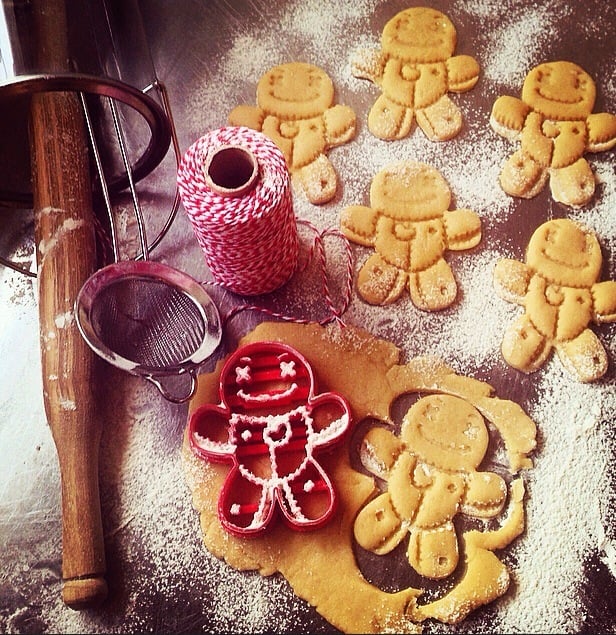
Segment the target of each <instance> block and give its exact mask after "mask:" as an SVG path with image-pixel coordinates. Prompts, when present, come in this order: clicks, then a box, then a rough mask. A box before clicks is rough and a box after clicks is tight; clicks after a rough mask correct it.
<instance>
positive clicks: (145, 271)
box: [75, 261, 222, 403]
mask: <svg viewBox="0 0 616 635" xmlns="http://www.w3.org/2000/svg"><path fill="white" fill-rule="evenodd" d="M75 309H76V310H75V315H76V318H77V324H78V327H79V330H80V332H81V334H82V336H83V338H84V339H85V341H86V342H87V343H88V344H89V346H90V347H91V348H92V349H93V350H94V351H95V352H96V353H97V354H98V355H100V356H101V357H102V358H103V359H105V360H107V361H108V362H110V363H111V364H113V365H114V366H117V367H118V368H121V369H122V370H125V371H128V372H129V373H131V374H133V375H139V376H141V377H144V378H145V379H147V380H149V381H150V382H152V383H153V384H154V385H155V386H156V387H157V388H158V389H159V391H160V392H161V394H162V395H163V396H164V397H165V398H166V399H168V400H169V401H172V402H173V403H183V402H185V401H187V400H188V399H190V398H191V397H192V396H193V395H194V393H195V390H196V385H197V382H196V377H197V369H198V367H199V366H200V365H201V364H202V363H203V362H204V361H205V360H206V359H207V358H208V357H210V355H212V353H213V352H214V350H215V349H216V348H217V346H218V344H219V343H220V340H221V337H222V326H221V320H220V315H219V313H218V309H217V308H216V306H215V304H214V303H213V301H212V299H211V298H210V296H209V295H208V294H207V293H206V292H205V290H204V289H203V287H202V286H201V285H200V284H199V283H198V282H197V281H196V280H195V279H194V278H192V277H191V276H189V275H187V274H186V273H183V272H182V271H178V270H177V269H174V268H172V267H169V266H168V265H162V264H159V263H155V262H150V261H145V262H141V261H126V262H120V263H115V264H111V265H108V266H106V267H103V268H102V269H100V270H98V271H97V272H96V273H95V274H93V275H92V276H91V277H90V278H89V279H88V280H87V281H86V283H85V284H84V285H83V287H82V288H81V290H80V292H79V294H78V295H77V298H76V300H75ZM184 374H186V375H187V376H188V377H189V379H190V384H189V387H188V389H187V390H186V391H185V392H183V393H182V394H174V393H173V392H172V391H171V390H170V389H168V388H166V387H165V385H164V380H165V379H168V378H169V377H171V376H179V375H184Z"/></svg>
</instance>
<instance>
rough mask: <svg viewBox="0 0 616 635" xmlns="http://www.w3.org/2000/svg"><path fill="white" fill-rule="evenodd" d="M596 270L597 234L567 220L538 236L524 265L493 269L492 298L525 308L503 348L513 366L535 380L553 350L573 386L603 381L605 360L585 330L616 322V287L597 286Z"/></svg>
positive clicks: (506, 261)
mask: <svg viewBox="0 0 616 635" xmlns="http://www.w3.org/2000/svg"><path fill="white" fill-rule="evenodd" d="M601 265H602V256H601V247H600V245H599V241H598V240H597V238H596V236H595V235H594V233H593V232H592V231H590V230H589V229H587V228H586V227H584V226H582V225H581V224H579V223H576V222H574V221H572V220H569V219H565V218H559V219H556V220H551V221H548V222H546V223H543V225H540V226H539V227H538V228H537V229H536V230H535V232H534V233H533V235H532V237H531V239H530V241H529V243H528V248H527V251H526V262H525V263H523V262H519V261H517V260H512V259H503V260H500V261H498V262H497V264H496V267H495V270H494V286H495V289H496V292H497V293H498V295H499V296H500V297H502V298H503V299H505V300H507V301H509V302H514V303H516V304H519V305H522V306H523V307H524V314H523V315H521V316H520V317H518V319H517V320H515V322H513V323H512V324H511V325H510V326H509V328H508V329H507V331H506V333H505V336H504V338H503V342H502V346H501V350H502V353H503V357H504V358H505V360H506V361H507V363H508V364H509V365H510V366H513V367H514V368H517V369H518V370H521V371H523V372H525V373H532V372H534V371H536V370H538V369H539V368H541V367H542V366H543V364H544V363H545V362H546V360H547V359H548V357H549V356H550V354H551V352H552V349H556V352H557V353H558V356H559V358H560V360H561V362H562V363H563V366H564V367H565V368H566V369H567V370H568V371H569V372H571V373H572V374H573V376H574V377H576V378H577V379H578V380H580V381H582V382H589V381H594V380H596V379H599V378H600V377H602V376H603V375H604V374H605V372H606V371H607V367H608V360H607V353H606V351H605V348H604V347H603V344H602V343H601V341H600V340H599V338H598V337H597V335H595V333H593V331H591V330H590V328H588V325H589V324H590V323H591V322H596V323H602V322H614V321H616V282H615V281H605V282H598V280H599V275H600V273H601Z"/></svg>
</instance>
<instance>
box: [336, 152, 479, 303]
mask: <svg viewBox="0 0 616 635" xmlns="http://www.w3.org/2000/svg"><path fill="white" fill-rule="evenodd" d="M450 203H451V190H450V189H449V185H448V184H447V182H446V181H445V179H444V178H443V176H442V175H441V173H440V172H439V171H438V170H436V169H435V168H433V167H431V166H429V165H426V164H424V163H418V162H416V161H411V160H406V161H400V162H397V163H393V164H391V165H389V166H386V167H385V168H384V169H383V170H381V171H380V172H378V173H377V174H376V175H375V177H374V178H373V180H372V183H371V185H370V207H367V206H364V205H351V206H348V207H346V208H344V209H343V210H342V213H341V216H340V228H341V230H342V232H343V233H344V235H345V236H346V237H347V238H348V239H349V240H351V241H353V242H355V243H357V244H359V245H363V246H366V247H373V248H374V253H373V254H372V255H371V256H370V257H369V258H368V260H367V261H366V262H365V263H364V264H363V265H362V267H361V269H360V271H359V274H358V279H357V288H358V292H359V294H360V296H361V297H362V298H363V299H364V300H365V301H366V302H368V303H369V304H375V305H382V306H383V305H387V304H391V303H393V302H395V301H396V300H398V298H399V297H400V296H401V295H402V293H403V292H404V290H405V288H408V290H409V293H410V295H411V300H412V301H413V304H415V306H416V307H417V308H419V309H422V310H424V311H438V310H441V309H445V308H447V307H448V306H450V305H451V304H453V303H454V302H455V300H456V297H457V293H458V285H457V282H456V279H455V277H454V275H453V272H452V270H451V267H450V265H449V264H448V263H447V261H446V260H445V257H444V255H445V252H446V251H447V250H452V251H461V250H467V249H471V248H473V247H475V246H477V245H478V244H479V242H480V241H481V219H480V218H479V216H478V215H477V214H476V213H475V212H473V211H472V210H469V209H456V210H449V205H450Z"/></svg>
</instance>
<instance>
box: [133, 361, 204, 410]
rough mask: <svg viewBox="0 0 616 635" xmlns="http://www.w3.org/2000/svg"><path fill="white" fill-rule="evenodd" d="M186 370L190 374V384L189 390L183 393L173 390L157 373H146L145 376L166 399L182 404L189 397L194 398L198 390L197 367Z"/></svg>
mask: <svg viewBox="0 0 616 635" xmlns="http://www.w3.org/2000/svg"><path fill="white" fill-rule="evenodd" d="M186 372H187V373H188V375H189V376H190V383H189V385H188V390H187V391H186V392H184V393H181V394H178V393H177V392H172V391H171V390H170V389H169V388H167V387H166V386H165V385H164V383H163V381H162V379H161V378H159V377H157V376H155V375H144V377H145V379H147V380H148V381H149V382H151V383H152V384H154V385H155V386H156V388H158V391H159V392H160V394H161V395H162V396H163V397H164V398H165V399H167V400H168V401H170V402H171V403H176V404H181V403H186V402H187V401H188V400H189V399H192V397H193V396H194V394H195V392H196V390H197V370H196V369H195V368H190V369H188V370H187V371H186ZM181 374H184V373H181ZM166 376H168V375H166Z"/></svg>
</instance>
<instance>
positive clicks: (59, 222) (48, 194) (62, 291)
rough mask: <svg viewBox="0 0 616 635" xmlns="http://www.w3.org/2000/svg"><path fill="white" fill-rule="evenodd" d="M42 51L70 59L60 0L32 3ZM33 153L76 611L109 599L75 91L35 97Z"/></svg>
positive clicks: (52, 413)
mask: <svg viewBox="0 0 616 635" xmlns="http://www.w3.org/2000/svg"><path fill="white" fill-rule="evenodd" d="M33 5H34V11H35V16H36V22H35V23H36V24H37V25H38V28H37V36H38V41H37V46H38V51H39V55H42V56H45V57H43V58H41V59H45V60H46V63H48V62H49V60H57V63H58V65H61V64H66V63H67V60H66V54H65V50H66V43H65V42H63V38H65V37H66V36H65V34H66V33H67V29H66V15H65V8H64V3H63V2H62V1H61V0H60V1H58V0H35V2H33ZM30 154H31V162H32V191H33V197H34V216H35V238H36V245H37V248H36V249H37V269H38V277H37V279H38V305H39V323H40V340H41V362H42V373H43V393H44V403H45V412H46V415H47V420H48V423H49V426H50V428H51V432H52V435H53V439H54V442H55V445H56V449H57V452H58V459H59V466H60V478H61V494H62V576H63V579H64V582H63V588H62V597H63V600H64V602H65V603H66V604H67V605H68V606H70V607H71V608H74V609H83V608H88V607H91V606H94V605H96V604H99V603H100V602H101V601H102V600H103V599H104V598H105V597H106V595H107V583H106V581H105V578H104V574H105V550H104V540H103V530H102V522H101V511H100V498H99V484H98V479H99V474H98V458H99V445H100V437H101V422H100V420H99V417H98V413H97V408H96V406H95V403H94V388H95V377H94V371H95V366H96V364H97V360H96V359H95V355H94V353H93V352H92V351H91V349H90V348H89V347H88V345H87V344H86V343H85V341H84V340H83V338H82V337H81V335H80V333H79V330H78V327H77V323H76V320H75V315H74V301H75V298H76V296H77V293H78V291H79V290H80V288H81V286H82V285H83V283H84V282H85V280H86V279H87V278H88V277H89V276H90V275H91V274H92V273H93V272H94V271H95V269H96V242H95V241H96V236H95V230H94V222H93V207H92V191H91V180H90V170H89V162H88V145H87V137H86V130H85V122H84V116H83V111H82V108H81V104H80V100H79V96H78V95H77V94H76V93H72V92H70V93H69V92H66V93H53V92H46V93H40V94H37V95H34V96H33V97H32V105H31V112H30Z"/></svg>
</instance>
